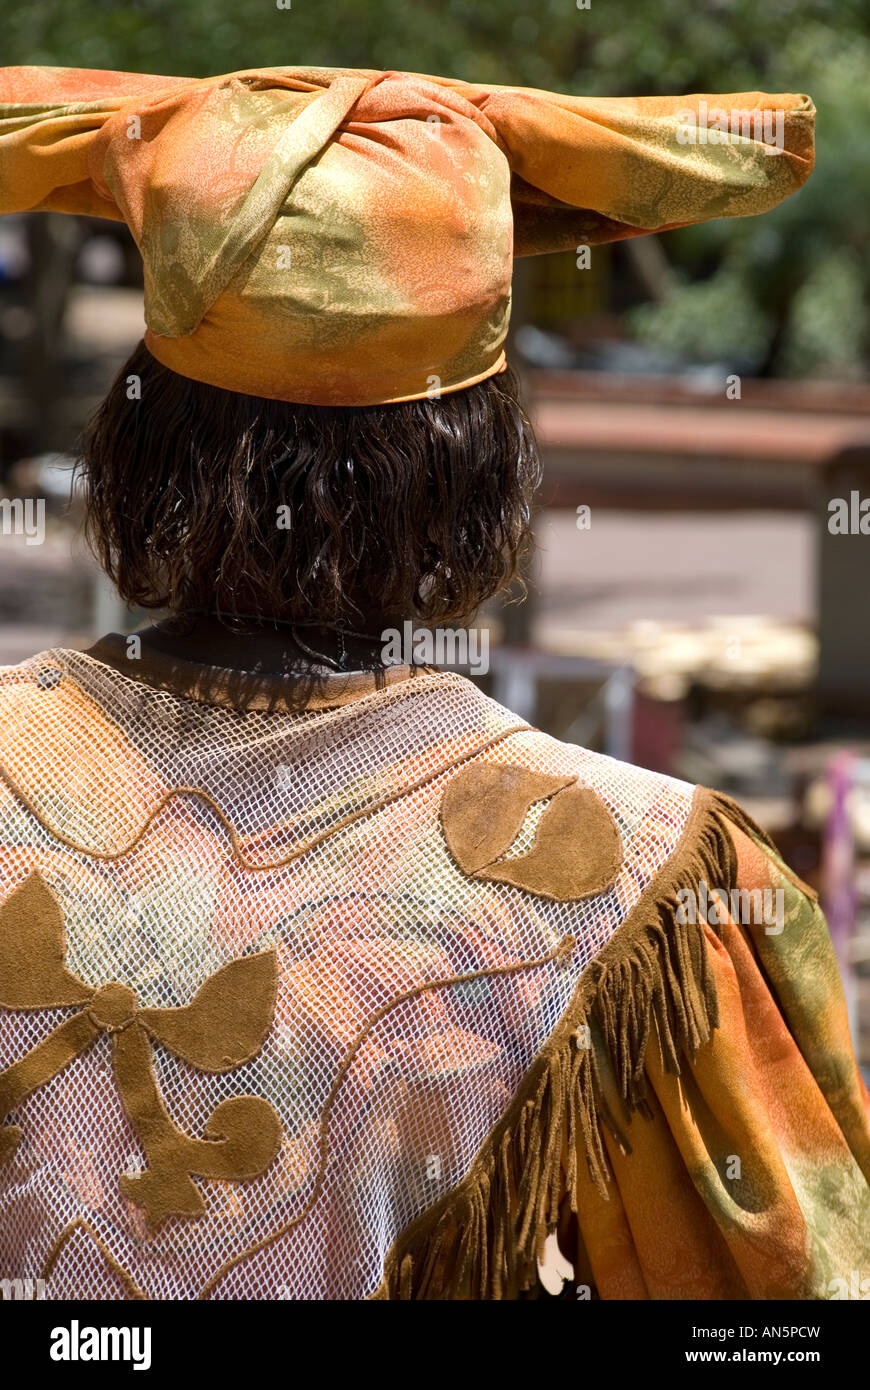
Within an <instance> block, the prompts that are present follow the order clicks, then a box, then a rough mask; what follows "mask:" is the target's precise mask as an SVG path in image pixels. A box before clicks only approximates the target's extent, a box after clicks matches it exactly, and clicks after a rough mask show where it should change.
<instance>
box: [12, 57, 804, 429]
mask: <svg viewBox="0 0 870 1390" xmlns="http://www.w3.org/2000/svg"><path fill="white" fill-rule="evenodd" d="M813 116H814V110H813V106H812V103H811V102H810V100H809V99H808V98H807V97H803V96H793V95H790V94H780V95H773V96H771V95H766V94H764V93H762V92H743V93H738V94H734V95H728V96H718V97H714V96H699V95H693V96H686V97H638V98H613V99H607V98H596V99H592V98H589V99H587V98H583V97H573V96H560V95H557V94H554V93H552V92H544V91H536V90H534V89H531V88H518V87H492V86H475V85H473V84H470V83H467V82H461V81H452V80H450V79H446V78H440V77H428V76H421V75H419V74H414V73H403V72H379V71H360V70H347V69H338V68H328V69H324V68H317V69H312V68H271V69H262V70H257V71H243V72H238V73H232V74H230V75H229V76H225V77H213V78H206V79H202V80H199V79H187V78H178V77H147V76H141V75H135V74H127V73H117V72H90V71H82V70H79V69H66V68H5V69H0V213H3V212H22V211H26V210H31V209H45V210H56V211H60V212H73V213H85V214H88V215H91V216H102V217H112V218H116V219H122V220H123V221H125V222H126V223H127V224H128V226H129V227H130V229H131V231H132V233H133V236H134V237H135V239H136V241H137V243H138V246H139V249H140V251H141V253H142V258H143V261H144V264H145V317H146V322H147V325H148V331H147V334H146V343H147V346H148V348H149V350H150V351H151V353H152V354H153V355H154V356H155V357H156V358H157V359H158V360H159V361H160V362H162V363H163V364H164V365H165V366H167V367H170V368H172V369H173V370H174V371H176V372H179V373H181V374H182V375H183V376H188V377H193V378H194V379H196V380H198V381H205V382H210V383H211V384H212V385H215V386H221V387H224V388H225V389H227V390H231V391H243V392H247V393H249V394H251V395H259V396H267V397H273V398H276V399H279V400H290V401H301V402H309V403H312V404H317V405H369V404H374V403H376V402H385V401H398V400H408V399H415V398H418V397H424V396H431V395H437V394H439V393H441V392H446V391H456V390H460V389H461V388H462V387H465V386H470V385H472V384H473V383H474V382H476V381H481V380H482V379H484V378H485V377H487V376H490V375H492V373H494V372H497V371H499V370H500V369H501V367H502V366H503V363H504V340H505V335H506V332H507V324H508V317H509V312H510V284H511V265H512V257H513V256H514V255H528V254H531V253H534V252H540V251H552V250H557V249H561V248H565V247H568V246H575V245H579V244H583V243H587V244H588V243H594V242H601V241H612V240H616V239H618V238H621V237H627V236H635V235H638V234H640V233H642V232H651V231H658V230H661V229H663V228H666V227H675V226H683V225H685V224H687V223H691V222H700V221H703V220H705V219H707V218H711V217H726V216H742V215H746V214H749V213H757V212H763V211H765V210H766V209H768V208H770V207H773V206H774V205H775V204H776V203H778V202H779V201H780V200H781V199H782V198H785V197H786V196H787V195H788V194H789V193H792V192H794V190H795V189H797V188H799V187H800V185H801V184H802V183H803V182H804V181H805V180H806V178H807V177H808V176H809V173H810V171H811V169H812V163H813Z"/></svg>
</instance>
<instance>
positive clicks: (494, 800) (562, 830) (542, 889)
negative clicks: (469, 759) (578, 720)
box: [441, 762, 622, 902]
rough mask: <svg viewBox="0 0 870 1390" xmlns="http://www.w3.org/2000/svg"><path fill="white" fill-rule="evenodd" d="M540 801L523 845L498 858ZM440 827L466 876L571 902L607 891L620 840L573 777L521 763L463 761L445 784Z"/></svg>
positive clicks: (601, 807)
mask: <svg viewBox="0 0 870 1390" xmlns="http://www.w3.org/2000/svg"><path fill="white" fill-rule="evenodd" d="M545 799H546V800H548V805H547V806H546V807H545V808H544V811H543V813H542V815H541V818H540V821H539V822H538V826H537V831H536V834H535V838H534V841H533V843H532V845H531V847H530V848H529V849H528V850H527V851H526V852H525V853H524V854H518V855H515V856H513V857H509V858H504V857H502V856H504V855H505V854H506V852H507V850H508V849H509V848H510V845H511V844H512V842H513V841H514V839H515V838H516V836H517V834H518V832H519V830H520V827H521V826H522V823H523V821H524V820H525V818H526V815H527V814H528V812H529V809H530V807H531V806H533V805H534V804H535V802H538V801H542V800H545ZM441 827H442V829H443V831H444V838H445V840H446V841H447V847H448V849H449V850H450V853H451V854H452V856H453V858H454V860H455V861H456V863H457V865H458V866H459V868H460V869H461V870H462V872H463V873H464V874H468V875H469V877H471V878H480V879H488V880H490V881H492V882H495V883H509V884H512V885H513V886H514V887H516V888H524V889H526V891H527V892H529V893H537V894H538V895H539V896H540V897H544V898H551V899H553V900H555V901H557V902H571V901H576V900H577V899H579V898H587V897H591V896H592V895H593V894H596V893H601V892H603V891H604V890H605V889H606V888H609V887H610V885H611V884H612V883H613V880H614V879H615V877H616V874H617V872H618V871H619V867H620V865H621V863H622V839H621V837H620V834H619V830H618V828H617V825H616V822H615V820H614V819H613V816H612V815H611V813H610V811H609V810H608V809H607V807H606V806H605V804H604V802H603V801H602V800H601V798H600V797H599V796H598V795H597V793H596V792H594V791H592V790H591V788H589V787H581V786H579V785H578V784H577V780H576V778H575V777H572V776H568V777H552V776H549V775H547V774H546V773H541V772H532V771H531V770H530V769H528V768H525V767H516V766H513V765H510V764H508V765H504V764H497V763H481V762H477V763H470V764H469V765H468V766H467V767H465V768H463V769H462V771H461V772H459V773H458V774H457V776H456V777H454V778H453V779H452V781H451V782H449V783H448V785H447V788H446V790H445V792H444V796H443V797H442V800H441Z"/></svg>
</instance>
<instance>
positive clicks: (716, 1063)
mask: <svg viewBox="0 0 870 1390" xmlns="http://www.w3.org/2000/svg"><path fill="white" fill-rule="evenodd" d="M127 651H128V647H127V644H126V643H125V641H124V639H122V638H120V637H118V638H114V639H104V640H103V642H102V643H100V644H98V646H97V647H96V648H95V649H93V651H92V652H91V653H87V654H86V653H77V652H72V651H66V650H52V651H48V652H44V653H42V654H40V655H39V656H37V657H34V658H32V659H31V660H29V661H27V662H25V663H23V664H22V665H21V666H18V667H15V668H7V669H5V670H4V671H0V1210H2V1212H3V1218H2V1226H0V1248H2V1250H3V1256H4V1265H3V1268H4V1274H6V1275H8V1276H9V1277H11V1278H17V1279H21V1280H28V1279H29V1280H42V1281H44V1291H45V1296H46V1297H48V1298H52V1299H92V1298H101V1299H103V1298H115V1299H130V1298H154V1299H210V1298H214V1299H240V1298H244V1299H276V1298H288V1299H359V1298H369V1297H377V1298H391V1299H392V1298H399V1299H406V1298H414V1299H417V1298H419V1299H429V1298H432V1299H445V1298H448V1299H455V1298H472V1299H478V1298H480V1299H500V1298H506V1299H517V1298H521V1297H526V1296H534V1295H535V1294H536V1293H537V1292H538V1291H540V1288H541V1284H540V1283H539V1279H538V1270H539V1262H540V1261H542V1260H543V1262H544V1263H543V1270H544V1273H543V1275H542V1277H543V1278H544V1279H545V1280H546V1281H547V1282H548V1283H550V1284H551V1283H552V1271H551V1270H549V1268H548V1264H547V1259H548V1256H546V1255H545V1252H546V1250H547V1245H548V1241H549V1242H550V1247H551V1248H552V1241H553V1239H556V1240H557V1241H558V1246H559V1249H560V1251H561V1255H562V1264H563V1267H565V1266H567V1269H568V1272H569V1274H570V1279H571V1284H572V1291H573V1293H574V1295H575V1296H578V1297H597V1298H602V1299H634V1298H651V1299H664V1298H668V1299H673V1298H691V1299H783V1298H785V1299H806V1298H832V1297H836V1298H840V1297H847V1298H848V1297H858V1296H860V1295H859V1294H858V1293H855V1292H854V1291H852V1290H851V1286H850V1284H849V1280H850V1278H851V1275H850V1271H861V1270H862V1269H865V1270H866V1268H867V1267H868V1256H870V1247H868V1241H870V1187H868V1179H870V1130H868V1121H867V1112H866V1103H867V1094H866V1091H865V1090H864V1088H863V1085H862V1083H861V1080H860V1076H859V1073H858V1070H857V1067H856V1065H855V1060H854V1056H853V1054H852V1049H851V1043H850V1040H849V1030H848V1024H847V1021H846V1009H845V1005H844V1000H843V992H842V988H841V985H840V980H839V976H838V973H837V967H836V963H835V959H834V954H833V951H832V948H831V943H830V940H829V937H828V933H827V928H826V925H825V922H824V918H823V917H822V915H821V913H820V911H819V909H818V906H817V903H816V901H815V897H814V894H813V893H812V891H811V890H810V889H809V888H807V887H806V885H804V884H802V883H801V882H800V881H799V880H797V879H796V878H795V877H794V875H793V874H791V872H790V871H789V870H788V869H787V868H786V866H785V865H784V864H783V862H782V861H781V859H780V858H779V856H778V854H777V853H776V851H775V849H774V848H773V846H772V845H771V844H770V842H769V841H768V840H767V839H766V838H765V837H764V835H763V834H762V832H761V831H760V830H758V828H757V827H756V826H754V825H753V824H752V822H751V821H750V820H749V819H748V818H747V817H746V816H745V815H744V813H743V812H742V811H741V810H740V809H739V808H738V807H737V806H736V805H735V804H734V803H733V802H731V801H729V800H728V799H727V798H725V797H723V796H721V795H718V794H716V793H713V792H709V791H705V790H704V789H702V788H694V787H691V786H689V785H687V784H686V783H684V782H680V781H676V780H674V779H671V778H668V777H664V776H661V775H659V774H656V773H652V772H648V771H644V770H642V769H639V768H635V767H630V766H627V765H625V764H622V763H619V762H616V761H614V760H613V759H610V758H607V757H604V756H602V755H600V754H597V753H594V752H590V751H588V750H585V749H582V748H576V747H571V746H568V745H565V744H562V743H559V742H558V741H557V740H555V739H553V738H550V737H548V736H546V735H544V734H542V733H540V732H539V731H537V730H535V729H533V728H530V727H529V726H528V725H526V724H524V723H522V722H521V721H518V720H517V719H516V718H515V716H513V715H510V714H509V713H508V712H507V711H506V710H504V709H502V708H501V707H500V706H499V705H497V704H495V703H494V702H493V701H491V700H489V699H487V698H486V697H485V696H484V695H483V694H482V693H481V692H479V691H478V690H477V689H476V688H475V687H474V686H472V685H471V684H470V683H469V682H467V681H465V680H464V679H462V678H461V677H459V676H457V675H455V674H450V673H432V672H424V671H413V670H409V669H407V668H406V669H405V670H404V671H394V672H393V673H391V674H392V679H391V680H390V682H389V683H383V684H382V685H381V686H380V688H378V686H377V685H376V683H375V681H374V679H373V678H370V679H369V680H368V682H367V683H366V678H363V677H357V678H355V680H354V681H352V682H350V683H349V682H348V681H347V680H346V678H344V677H338V676H336V677H330V678H328V681H327V684H328V687H329V688H328V689H327V690H326V692H325V693H323V692H322V693H321V696H320V698H319V699H317V700H313V701H311V702H309V703H308V704H307V705H306V707H305V708H304V709H303V710H297V711H292V710H290V709H288V708H287V707H286V703H285V697H286V690H287V682H286V681H284V680H281V681H277V680H273V681H272V682H270V681H269V678H261V677H251V681H252V682H253V683H254V685H255V686H257V687H258V688H256V689H254V688H251V689H247V690H244V691H243V690H241V688H240V687H239V686H238V683H233V682H232V681H230V680H226V681H224V680H223V679H222V678H220V673H218V674H217V678H216V679H215V680H213V681H212V684H213V685H214V687H215V688H214V690H213V693H212V695H210V696H209V697H208V698H206V692H205V689H204V685H203V676H204V674H205V673H206V668H202V667H195V666H192V665H190V664H188V663H175V664H174V666H173V665H172V663H169V662H168V659H167V658H165V657H159V656H155V655H154V654H151V655H150V656H147V657H146V656H144V655H143V656H141V657H140V658H139V659H137V660H133V659H128V657H127V655H126V653H127ZM185 666H189V669H188V670H187V672H186V674H185V672H184V670H183V669H182V674H181V675H179V669H180V668H184V667H185ZM211 674H212V677H215V673H214V672H212V673H211ZM182 676H183V677H184V678H183V679H182ZM330 692H331V693H330ZM557 1283H558V1281H557ZM841 1285H844V1286H845V1291H844V1290H843V1288H841V1287H840V1286H841Z"/></svg>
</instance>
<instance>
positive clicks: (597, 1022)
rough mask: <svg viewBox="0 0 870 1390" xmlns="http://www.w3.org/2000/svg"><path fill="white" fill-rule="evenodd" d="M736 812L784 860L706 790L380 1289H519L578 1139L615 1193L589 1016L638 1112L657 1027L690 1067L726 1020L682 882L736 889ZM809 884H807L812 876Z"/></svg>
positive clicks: (461, 1292)
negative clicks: (582, 1032)
mask: <svg viewBox="0 0 870 1390" xmlns="http://www.w3.org/2000/svg"><path fill="white" fill-rule="evenodd" d="M726 822H731V823H732V824H733V825H735V826H737V827H738V828H739V829H740V830H742V831H744V832H745V833H746V834H748V835H750V836H751V837H752V838H753V839H755V840H756V841H759V842H760V843H761V844H762V845H763V846H764V847H765V849H766V850H768V851H771V852H772V853H773V854H774V856H775V857H776V859H777V862H778V863H781V861H780V860H779V856H778V855H777V854H776V850H775V849H774V846H773V845H772V843H771V841H770V840H769V839H768V837H767V835H765V833H764V832H763V831H762V830H760V829H759V827H758V826H757V825H756V824H755V823H754V822H753V821H752V820H751V819H750V817H749V816H747V815H746V814H745V812H744V811H742V810H741V809H740V807H739V806H737V805H736V804H735V803H734V802H733V801H731V799H730V798H729V797H727V796H724V795H723V794H721V793H719V792H713V791H709V790H708V789H706V788H704V787H698V788H696V791H695V796H694V799H693V802H692V807H691V810H690V813H689V817H688V820H687V822H686V826H685V829H684V831H683V834H682V836H681V838H680V842H679V844H678V846H677V848H676V850H675V851H674V853H673V855H672V856H671V858H670V860H669V861H668V862H667V864H666V865H665V866H664V868H663V869H662V870H661V871H660V872H659V873H658V874H656V876H655V878H654V879H653V880H652V882H651V883H650V884H649V885H648V886H647V888H646V889H645V891H644V892H643V894H642V895H641V897H640V899H639V901H638V902H637V904H636V906H635V907H634V908H633V910H632V911H631V913H630V914H629V916H628V917H627V918H626V920H625V921H624V922H623V923H622V925H621V926H620V927H618V928H617V930H616V931H615V932H614V934H613V936H612V937H611V939H610V941H609V942H608V943H607V945H606V946H604V947H603V949H602V950H601V951H600V952H599V953H598V955H597V956H596V957H595V959H594V960H592V961H591V962H590V963H589V965H588V966H587V967H586V969H585V970H584V972H583V975H582V977H581V979H580V982H579V984H578V986H577V990H576V992H575V994H574V997H573V999H572V1000H571V1003H570V1005H569V1006H568V1008H567V1010H566V1011H565V1014H564V1015H563V1017H562V1020H561V1022H560V1023H559V1024H558V1026H557V1028H556V1029H555V1031H554V1032H553V1033H552V1034H551V1036H550V1038H549V1039H548V1040H547V1042H546V1044H545V1046H544V1047H543V1048H542V1049H541V1051H540V1052H539V1053H538V1055H537V1056H536V1058H535V1060H534V1061H533V1062H532V1065H531V1066H530V1068H529V1070H528V1072H527V1073H526V1076H525V1078H524V1080H523V1083H522V1085H521V1087H520V1089H519V1091H518V1092H517V1094H516V1096H515V1097H514V1100H513V1102H512V1103H511V1106H510V1108H509V1109H508V1111H507V1112H506V1114H505V1115H504V1117H503V1118H502V1119H501V1120H500V1121H499V1123H498V1124H497V1125H496V1127H495V1129H494V1130H493V1131H492V1132H491V1134H490V1135H489V1137H488V1138H487V1140H486V1142H485V1144H484V1146H483V1148H482V1149H481V1151H480V1153H479V1154H478V1156H477V1158H476V1159H475V1161H474V1164H473V1166H472V1168H471V1171H470V1172H469V1174H468V1176H467V1177H466V1178H465V1179H464V1181H463V1182H461V1183H460V1184H459V1185H458V1186H457V1187H455V1188H454V1189H453V1190H452V1191H451V1192H449V1193H447V1195H446V1196H445V1197H443V1198H442V1199H441V1200H440V1201H439V1202H438V1203H436V1205H435V1206H434V1207H432V1208H431V1209H430V1210H429V1211H426V1212H424V1213H423V1215H422V1216H420V1217H418V1218H417V1220H416V1221H414V1222H413V1223H412V1224H411V1225H410V1226H408V1227H407V1228H406V1229H405V1230H404V1231H403V1232H402V1234H401V1235H400V1236H399V1237H398V1239H397V1240H396V1241H395V1243H394V1245H393V1246H392V1248H391V1249H390V1251H389V1252H388V1254H387V1257H386V1261H385V1265H384V1275H383V1279H382V1281H381V1284H380V1286H379V1288H378V1289H377V1291H376V1292H375V1293H374V1294H373V1295H372V1297H373V1298H375V1299H455V1298H471V1299H502V1298H515V1297H517V1296H518V1295H519V1294H521V1293H522V1292H524V1291H525V1290H526V1289H528V1288H530V1287H531V1286H532V1285H533V1284H534V1283H535V1282H536V1278H537V1266H536V1260H537V1258H538V1256H539V1254H540V1252H541V1250H542V1248H543V1244H544V1241H545V1239H546V1237H547V1235H548V1234H549V1232H550V1231H551V1230H553V1229H554V1228H555V1226H556V1222H557V1219H558V1214H559V1207H560V1205H561V1203H562V1201H563V1199H564V1198H565V1196H566V1195H569V1196H570V1199H571V1204H572V1207H573V1206H574V1202H575V1198H574V1195H573V1194H574V1191H575V1178H576V1166H575V1163H576V1160H575V1154H576V1152H577V1146H578V1140H579V1139H580V1137H581V1136H582V1138H583V1141H584V1148H585V1151H586V1155H587V1161H588V1164H589V1171H590V1174H591V1177H592V1179H593V1181H594V1182H595V1185H596V1187H597V1188H598V1189H599V1191H600V1192H601V1193H602V1195H603V1196H605V1197H606V1196H607V1183H608V1173H607V1160H606V1157H605V1148H604V1137H603V1127H604V1126H607V1128H608V1129H609V1130H610V1131H611V1132H612V1133H613V1134H614V1135H615V1137H616V1138H617V1140H618V1142H620V1143H621V1145H622V1146H623V1147H624V1148H628V1145H627V1143H626V1141H625V1138H624V1136H622V1135H621V1133H620V1130H619V1126H618V1123H617V1121H616V1119H615V1117H614V1116H613V1115H612V1114H610V1112H609V1110H608V1108H607V1106H606V1104H605V1102H604V1100H603V1097H602V1095H601V1089H600V1082H599V1076H598V1070H597V1067H596V1063H595V1054H594V1051H593V1049H592V1048H591V1047H585V1046H578V1039H577V1037H576V1036H575V1035H576V1034H577V1033H578V1030H579V1029H581V1028H584V1027H585V1026H587V1025H588V1026H589V1027H590V1028H591V1029H593V1030H594V1032H595V1034H596V1035H597V1037H598V1038H600V1039H601V1041H602V1043H603V1046H604V1047H605V1048H606V1049H607V1054H608V1056H609V1059H610V1062H611V1064H612V1067H613V1072H614V1075H615V1077H616V1081H617V1084H618V1086H619V1089H620V1092H621V1094H622V1099H623V1103H624V1106H625V1110H626V1113H627V1114H628V1115H631V1114H632V1113H634V1112H637V1111H639V1112H641V1113H642V1114H643V1113H649V1112H648V1107H647V1086H646V1077H645V1073H644V1055H645V1052H646V1047H647V1043H648V1042H649V1039H650V1035H651V1033H652V1030H653V1027H654V1028H655V1031H656V1035H657V1037H658V1040H659V1045H660V1047H661V1052H662V1057H663V1059H664V1064H665V1066H666V1067H667V1069H668V1070H669V1071H671V1072H673V1073H675V1074H677V1075H679V1074H680V1072H681V1070H682V1069H683V1067H684V1066H685V1064H686V1062H688V1063H689V1064H690V1065H691V1063H692V1062H693V1060H694V1057H695V1054H696V1052H697V1051H698V1048H699V1047H702V1046H703V1044H704V1043H705V1042H707V1041H708V1039H709V1037H710V1034H711V1032H712V1030H713V1029H714V1028H716V1027H717V1026H718V1022H719V1013H718V1005H717V1001H716V992H715V986H714V981H713V977H712V973H711V972H710V969H709V965H708V961H707V947H706V943H705V941H704V934H703V932H704V928H703V924H702V923H701V924H697V925H696V924H690V923H681V922H679V921H678V920H677V909H678V907H679V906H680V902H679V899H678V897H677V894H678V893H679V891H680V890H681V889H685V888H690V889H693V890H695V891H697V885H698V883H699V881H700V880H702V879H703V880H704V881H705V882H706V883H707V884H709V885H710V886H711V887H717V888H724V889H726V890H727V891H730V890H731V888H735V887H737V886H738V885H737V882H736V878H737V854H736V851H735V849H734V845H733V843H732V841H731V838H730V836H729V834H728V829H727V825H726ZM801 887H802V888H803V889H804V891H808V890H807V889H806V888H805V886H804V885H801Z"/></svg>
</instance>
